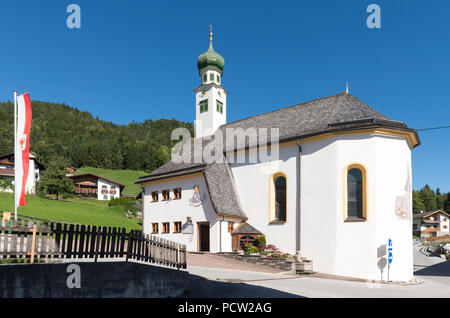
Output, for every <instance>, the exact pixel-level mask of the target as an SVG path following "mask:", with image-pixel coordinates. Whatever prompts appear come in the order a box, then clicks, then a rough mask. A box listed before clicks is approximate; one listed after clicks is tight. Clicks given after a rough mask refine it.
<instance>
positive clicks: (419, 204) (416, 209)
mask: <svg viewBox="0 0 450 318" xmlns="http://www.w3.org/2000/svg"><path fill="white" fill-rule="evenodd" d="M412 202H413V213H415V214H417V213H420V211H424V210H425V204H423V201H422V197H421V196H420V194H419V192H417V191H414V190H413V192H412Z"/></svg>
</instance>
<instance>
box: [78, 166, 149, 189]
mask: <svg viewBox="0 0 450 318" xmlns="http://www.w3.org/2000/svg"><path fill="white" fill-rule="evenodd" d="M89 172H90V173H94V174H96V175H99V176H102V177H105V178H107V179H110V180H112V181H116V182H118V183H121V184H124V185H125V189H123V192H122V194H134V195H137V194H139V192H141V187H140V186H139V185H137V184H134V183H135V182H136V181H137V180H138V179H139V177H142V176H144V175H146V174H147V173H146V172H145V171H136V170H112V169H102V168H91V167H83V168H80V169H78V170H77V171H76V174H82V173H89Z"/></svg>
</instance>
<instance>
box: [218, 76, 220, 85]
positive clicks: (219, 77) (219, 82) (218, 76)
mask: <svg viewBox="0 0 450 318" xmlns="http://www.w3.org/2000/svg"><path fill="white" fill-rule="evenodd" d="M217 84H220V75H219V74H217Z"/></svg>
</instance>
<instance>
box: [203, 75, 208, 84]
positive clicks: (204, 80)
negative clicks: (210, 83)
mask: <svg viewBox="0 0 450 318" xmlns="http://www.w3.org/2000/svg"><path fill="white" fill-rule="evenodd" d="M207 79H208V77H207V76H206V73H205V74H204V75H203V83H206V80H207Z"/></svg>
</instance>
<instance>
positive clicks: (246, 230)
mask: <svg viewBox="0 0 450 318" xmlns="http://www.w3.org/2000/svg"><path fill="white" fill-rule="evenodd" d="M231 234H258V235H260V234H262V233H261V232H260V231H258V230H257V229H255V228H254V227H253V226H251V225H250V224H248V223H247V222H242V223H241V224H240V225H239V226H238V227H237V228H236V229H235V230H234V231H233V232H232V233H231Z"/></svg>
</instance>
